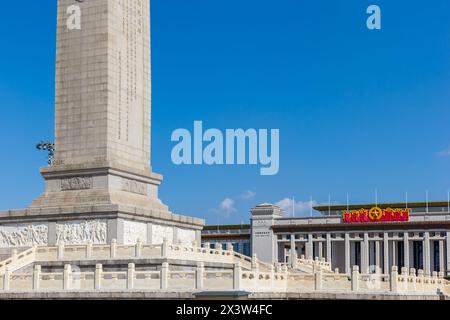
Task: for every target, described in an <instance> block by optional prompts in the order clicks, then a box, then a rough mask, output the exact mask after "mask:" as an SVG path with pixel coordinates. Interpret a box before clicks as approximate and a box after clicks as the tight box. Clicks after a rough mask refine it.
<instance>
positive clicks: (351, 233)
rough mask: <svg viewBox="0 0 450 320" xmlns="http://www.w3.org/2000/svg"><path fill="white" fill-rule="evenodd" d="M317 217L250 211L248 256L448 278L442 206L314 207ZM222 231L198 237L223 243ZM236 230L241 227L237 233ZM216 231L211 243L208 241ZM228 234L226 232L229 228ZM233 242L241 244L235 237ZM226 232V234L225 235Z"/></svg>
mask: <svg viewBox="0 0 450 320" xmlns="http://www.w3.org/2000/svg"><path fill="white" fill-rule="evenodd" d="M314 209H315V210H316V211H318V212H319V213H320V214H319V215H314V216H312V217H297V218H295V217H285V215H284V214H283V212H282V210H281V209H280V208H279V207H277V206H274V205H271V204H262V205H259V206H256V207H255V208H253V209H252V210H251V213H252V218H251V224H250V226H249V229H247V230H244V231H243V233H245V234H248V233H250V235H251V237H250V239H248V241H249V243H250V245H251V254H256V255H257V256H258V258H259V259H261V260H263V261H266V262H276V261H278V262H289V261H290V257H291V256H296V257H301V256H302V255H304V256H305V257H314V258H315V257H318V258H319V259H320V258H322V259H325V260H327V261H329V262H331V265H332V268H333V269H336V268H337V269H339V271H340V272H344V273H348V274H350V273H351V270H352V267H353V266H356V265H358V266H359V267H360V270H361V272H364V273H383V274H387V273H389V270H391V267H392V266H397V267H399V270H400V269H401V267H406V268H408V269H409V268H415V269H422V270H424V273H425V274H431V273H432V272H433V271H438V272H445V273H446V275H447V276H449V275H450V210H449V205H448V203H447V202H430V203H428V204H427V203H409V204H406V203H382V204H363V205H349V206H319V207H315V208H314ZM225 229H226V228H212V229H208V231H206V232H207V233H208V235H207V236H206V235H205V231H204V232H203V238H202V239H203V241H204V242H215V240H220V241H218V242H223V241H224V239H226V238H227V237H226V236H225V234H226V233H227V231H226V230H225ZM237 229H238V230H242V228H241V229H240V228H237ZM214 230H218V231H217V239H215V237H214ZM230 230H231V229H230ZM235 230H236V228H234V231H233V237H229V241H233V239H241V240H240V241H242V239H245V237H239V236H238V235H236V231H235ZM230 233H231V231H230Z"/></svg>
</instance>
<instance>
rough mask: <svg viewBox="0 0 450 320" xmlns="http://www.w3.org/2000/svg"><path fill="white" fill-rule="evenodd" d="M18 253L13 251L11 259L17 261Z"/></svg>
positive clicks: (15, 250)
mask: <svg viewBox="0 0 450 320" xmlns="http://www.w3.org/2000/svg"><path fill="white" fill-rule="evenodd" d="M18 254H19V253H18V251H17V249H13V250H12V251H11V259H12V260H17V256H18Z"/></svg>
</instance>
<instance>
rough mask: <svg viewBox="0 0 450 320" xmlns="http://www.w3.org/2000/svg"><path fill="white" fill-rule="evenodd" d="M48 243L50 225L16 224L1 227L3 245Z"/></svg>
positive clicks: (0, 236) (20, 245)
mask: <svg viewBox="0 0 450 320" xmlns="http://www.w3.org/2000/svg"><path fill="white" fill-rule="evenodd" d="M47 244H48V226H47V225H45V224H39V225H16V226H1V227H0V246H1V247H31V246H35V245H36V246H45V245H47Z"/></svg>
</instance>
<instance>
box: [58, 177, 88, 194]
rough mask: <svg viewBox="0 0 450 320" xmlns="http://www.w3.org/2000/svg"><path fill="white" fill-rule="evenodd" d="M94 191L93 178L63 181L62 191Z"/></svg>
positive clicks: (75, 178)
mask: <svg viewBox="0 0 450 320" xmlns="http://www.w3.org/2000/svg"><path fill="white" fill-rule="evenodd" d="M86 189H92V177H74V178H68V179H63V180H61V190H62V191H69V190H86Z"/></svg>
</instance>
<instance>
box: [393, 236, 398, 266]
mask: <svg viewBox="0 0 450 320" xmlns="http://www.w3.org/2000/svg"><path fill="white" fill-rule="evenodd" d="M392 265H393V266H397V267H398V261H397V241H395V240H393V241H392Z"/></svg>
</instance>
